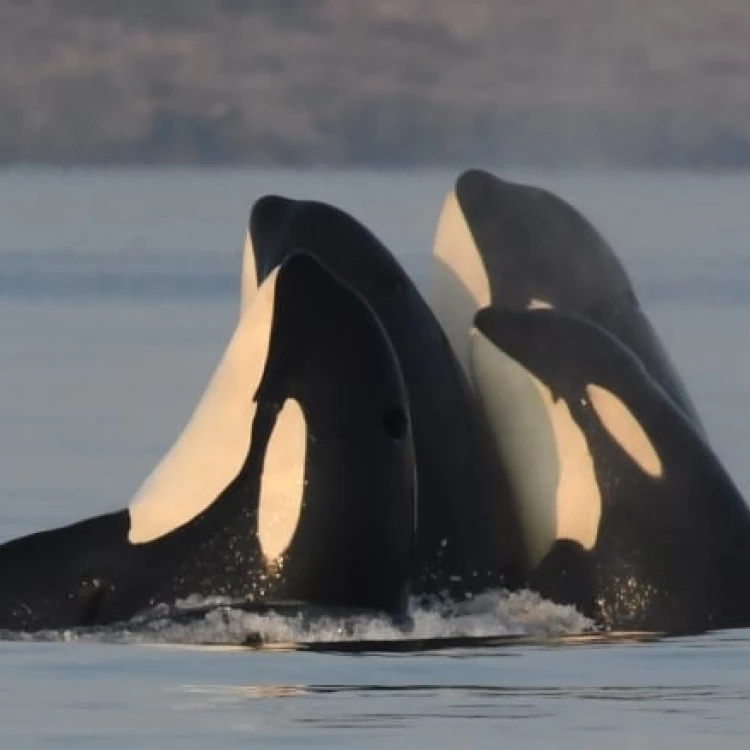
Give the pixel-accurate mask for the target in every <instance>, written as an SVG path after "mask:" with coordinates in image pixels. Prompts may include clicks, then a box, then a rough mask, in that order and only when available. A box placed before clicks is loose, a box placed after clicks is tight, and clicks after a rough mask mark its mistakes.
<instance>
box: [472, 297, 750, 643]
mask: <svg viewBox="0 0 750 750" xmlns="http://www.w3.org/2000/svg"><path fill="white" fill-rule="evenodd" d="M471 368H472V373H473V377H474V378H475V381H476V382H477V383H478V384H479V386H480V387H479V388H478V391H479V393H480V394H481V396H480V397H481V398H482V399H483V400H485V406H486V407H487V408H489V409H490V410H491V411H492V413H493V415H494V418H495V420H496V424H497V427H498V429H497V430H496V432H495V439H496V441H497V444H498V449H499V452H500V454H501V456H502V457H503V460H504V461H505V464H506V466H507V467H508V470H509V473H510V481H511V484H512V487H513V497H514V499H515V500H516V501H517V502H518V504H519V514H520V517H521V522H522V529H523V534H524V540H525V543H526V546H527V549H528V550H530V555H531V568H532V571H533V572H532V574H531V577H530V581H529V583H530V587H531V588H533V589H535V590H537V591H539V592H540V593H541V594H542V595H543V596H545V597H548V598H551V599H553V600H554V601H557V602H560V603H563V604H574V605H575V606H576V607H578V608H579V609H580V610H581V611H582V612H583V613H584V614H586V615H587V616H589V617H591V618H593V619H594V620H595V621H596V622H598V623H599V624H600V625H602V626H604V627H607V628H612V629H616V630H649V631H663V632H670V633H679V632H701V631H705V630H708V629H713V628H727V627H741V626H743V627H746V626H748V625H750V596H748V581H750V511H748V507H747V505H746V504H745V502H744V500H743V498H742V497H741V495H740V493H739V491H738V490H737V488H736V487H735V485H734V484H733V482H732V480H731V479H730V477H729V476H728V474H727V472H726V471H725V470H724V468H723V467H722V465H721V463H720V462H719V460H718V459H717V458H716V456H715V455H714V454H713V453H712V451H711V449H710V448H709V447H708V446H707V445H706V443H705V441H704V439H703V437H702V436H701V434H700V433H699V431H698V430H697V428H696V427H695V425H694V424H693V423H692V421H691V420H689V419H688V418H687V417H686V416H685V414H684V412H683V411H682V410H681V409H680V408H679V407H677V406H676V405H675V404H674V402H673V400H672V399H671V398H670V396H669V395H668V394H667V393H666V392H665V391H664V390H663V389H662V388H661V386H659V385H658V384H657V382H656V381H655V380H654V378H653V377H652V376H651V375H650V373H648V372H647V371H646V369H645V368H644V366H643V363H642V362H641V361H640V360H639V358H638V357H636V356H635V354H634V353H633V352H632V351H630V350H629V349H628V348H627V347H625V346H624V345H623V344H622V343H621V342H619V341H618V340H617V339H615V338H614V337H613V336H612V335H611V334H610V333H608V332H607V331H605V330H604V329H602V328H600V327H599V326H597V325H596V324H593V323H591V322H590V321H588V320H585V319H584V318H581V317H577V316H570V315H564V314H560V313H557V312H556V311H550V310H534V311H521V312H515V311H508V310H503V309H500V308H493V309H487V310H483V311H481V312H479V313H478V314H477V316H476V318H475V327H474V328H473V330H472V332H471Z"/></svg>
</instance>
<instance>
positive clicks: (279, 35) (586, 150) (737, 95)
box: [0, 0, 750, 171]
mask: <svg viewBox="0 0 750 750" xmlns="http://www.w3.org/2000/svg"><path fill="white" fill-rule="evenodd" d="M748 39H750V5H748V4H747V3H745V2H743V0H712V2H711V3H705V2H703V1H702V0H652V1H651V2H647V0H632V2H630V3H628V4H623V3H614V2H602V3H591V2H590V0H566V2H565V3H560V2H559V1H558V2H555V1H554V0H534V2H529V3H517V2H513V0H467V2H465V3H456V2H454V1H453V0H399V1H398V2H389V1H387V0H381V1H380V2H378V3H356V2H351V0H284V2H283V3H282V2H277V0H182V1H181V2H180V3H161V4H155V3H151V2H150V1H149V2H147V1H146V0H129V2H128V3H121V2H118V1H117V0H24V1H23V2H21V1H20V0H5V2H3V3H1V4H0V165H2V164H6V165H7V164H11V165H29V164H52V165H61V166H66V165H74V164H85V165H125V164H139V165H146V164H169V165H196V164H203V165H227V166H258V167H271V166H286V167H294V168H307V167H319V166H321V167H327V168H339V167H352V166H361V167H377V168H399V167H409V166H421V167H428V168H429V167H436V168H451V167H455V166H456V165H459V166H460V167H463V166H467V165H469V164H522V165H527V166H528V167H545V168H554V167H560V168H570V167H575V168H587V169H588V168H591V169H597V168H611V167H621V168H630V169H638V168H642V167H648V168H653V167H669V168H687V169H691V170H694V169H706V170H709V171H712V170H717V169H736V168H747V167H750V44H748V43H747V40H748Z"/></svg>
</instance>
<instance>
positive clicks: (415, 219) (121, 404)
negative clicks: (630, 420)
mask: <svg viewBox="0 0 750 750" xmlns="http://www.w3.org/2000/svg"><path fill="white" fill-rule="evenodd" d="M506 174H507V175H509V176H513V175H515V176H517V177H522V178H524V179H528V180H530V181H533V182H536V183H538V184H541V185H544V186H546V187H549V188H552V189H554V190H557V191H559V192H560V193H562V194H563V195H564V196H565V197H566V198H568V199H569V200H571V201H572V202H573V203H574V204H575V205H577V206H578V207H579V208H581V209H582V210H583V211H584V212H585V213H586V214H587V215H588V216H589V217H590V218H591V219H592V220H593V221H594V223H595V224H597V225H598V226H599V228H600V229H601V230H602V231H603V232H604V234H605V235H606V236H607V237H608V238H609V239H610V240H611V242H612V244H613V245H614V247H615V248H616V249H617V251H618V253H619V254H620V256H621V258H622V259H623V261H624V263H625V265H626V266H627V268H628V270H629V271H630V273H631V275H632V276H633V279H634V281H635V284H636V288H637V290H638V292H639V294H640V296H641V298H642V300H643V302H644V305H645V307H646V309H647V311H648V313H649V315H650V317H651V319H652V320H653V322H654V323H655V325H656V327H657V329H658V330H659V332H660V333H661V335H662V337H663V339H664V341H665V342H666V344H667V347H668V348H669V350H670V352H671V353H672V355H673V358H674V360H675V362H676V364H677V365H678V368H679V370H680V371H681V373H682V374H683V377H684V379H685V380H686V382H687V385H688V388H689V389H690V391H691V393H692V395H693V397H694V400H695V402H696V404H697V405H698V408H699V409H700V411H701V413H702V415H703V416H704V420H705V422H706V425H707V427H708V430H709V433H710V436H711V440H712V442H713V444H714V446H715V448H716V450H717V452H718V454H719V455H720V456H721V457H722V459H723V460H724V462H725V464H726V465H727V467H728V468H729V470H730V472H731V473H732V474H733V476H734V478H735V480H736V482H737V483H738V485H739V486H740V488H741V489H742V490H743V492H744V493H745V495H746V496H750V461H748V460H747V454H748V444H749V443H750V406H748V403H747V396H748V391H749V390H750V389H749V388H748V382H749V378H748V372H749V370H750V353H749V352H748V348H749V347H748V342H750V333H749V332H750V175H747V174H733V175H731V176H725V175H696V174H690V173H672V174H664V173H589V174H580V173H568V172H558V173H546V174H540V173H536V174H531V173H522V172H519V171H517V170H516V171H515V172H510V173H506ZM452 177H453V175H452V173H450V172H440V171H434V172H415V171H410V172H405V173H372V172H345V173H341V172H304V173H296V172H261V171H244V170H232V171H205V170H200V171H193V170H171V171H170V170H153V171H142V170H100V171H65V170H53V171H24V170H10V171H5V172H0V353H1V354H2V357H1V360H0V361H2V366H1V367H0V540H5V539H9V538H12V537H14V536H17V535H19V534H25V533H29V532H32V531H36V530H40V529H42V528H45V527H49V526H53V525H58V524H61V523H66V522H70V521H75V520H78V519H80V518H82V517H84V516H87V515H92V514H95V513H101V512H104V511H107V510H112V509H116V508H119V507H122V506H123V504H125V503H126V502H127V501H128V499H129V497H130V495H131V493H132V492H133V490H134V489H136V487H137V486H138V484H139V483H140V481H141V479H142V478H143V477H144V476H145V475H146V474H147V473H148V471H149V470H150V469H151V468H152V466H153V465H154V463H155V462H156V461H157V460H158V458H159V457H160V456H161V455H162V453H163V451H164V450H165V449H166V448H167V447H168V445H169V444H170V443H171V442H172V440H173V439H174V437H175V436H176V434H177V432H178V431H179V430H180V429H181V427H182V425H183V424H184V422H185V420H186V418H187V417H188V415H189V413H190V411H191V409H192V406H193V404H194V403H195V401H196V399H197V398H198V396H199V395H200V393H201V392H202V390H203V387H204V385H205V383H206V381H207V379H208V377H209V375H210V373H211V372H212V370H213V367H214V365H215V363H216V361H217V359H218V357H219V355H220V353H221V351H222V350H223V347H224V346H225V344H226V341H227V339H228V337H229V335H230V333H231V330H232V327H233V324H234V322H235V320H236V315H237V309H238V287H239V262H240V253H241V246H242V240H243V234H244V225H245V222H246V219H247V214H248V209H249V206H250V205H251V203H252V202H253V201H254V200H255V199H256V198H257V197H259V196H260V195H261V194H263V193H267V192H279V193H283V194H288V195H290V196H292V197H315V198H319V199H322V200H328V201H331V202H333V203H336V204H337V205H340V206H341V207H343V208H345V209H348V210H349V211H351V212H352V213H354V214H355V215H356V216H358V217H359V218H360V219H362V220H363V221H364V222H365V223H366V224H368V225H369V226H370V227H371V228H372V229H373V230H374V231H375V232H376V233H377V234H379V235H380V236H381V237H382V238H383V239H384V241H385V242H386V244H388V245H389V246H391V247H392V248H393V249H394V251H395V252H396V253H397V254H398V255H399V257H400V258H401V259H402V261H403V262H404V264H405V265H406V267H407V268H408V269H409V271H410V272H411V273H412V274H413V275H414V276H415V278H416V279H417V280H418V282H419V283H423V281H424V279H425V276H426V269H427V262H428V257H429V250H430V244H431V239H432V233H433V230H434V225H435V221H436V219H437V215H438V212H439V210H440V205H441V202H442V198H443V195H444V193H445V192H446V191H447V190H448V189H449V187H450V184H451V180H452ZM415 614H416V615H417V623H418V631H419V635H421V636H423V637H430V636H440V635H487V634H490V635H491V634H496V635H506V634H521V635H527V636H530V637H532V638H531V640H527V641H521V642H515V641H511V642H508V643H504V645H499V644H498V645H494V646H483V647H477V648H453V649H447V650H443V651H426V652H421V653H412V654H408V653H407V654H387V653H382V652H377V651H376V652H370V653H363V654H358V655H350V654H340V653H313V652H310V651H305V650H292V649H290V648H289V647H288V646H285V645H283V644H284V643H286V642H288V641H290V640H292V641H299V640H303V641H304V640H309V641H321V640H323V641H325V640H331V639H336V638H338V637H341V632H340V627H339V626H340V623H339V624H337V623H329V624H327V625H326V624H324V625H323V626H321V627H320V628H318V629H317V630H316V631H315V632H310V631H305V630H304V629H302V630H300V628H299V626H298V623H295V622H289V621H283V620H279V619H278V618H276V619H274V618H266V619H265V620H262V618H261V621H258V620H257V619H256V620H252V621H250V620H248V619H247V618H244V619H243V618H242V617H238V618H235V619H234V620H231V621H226V620H222V619H219V620H214V621H207V622H205V623H203V624H202V625H201V627H200V628H199V629H197V630H196V629H195V628H179V627H172V628H169V627H166V628H161V629H157V630H154V631H153V632H151V633H150V634H148V633H147V634H143V633H135V632H130V631H128V630H125V631H121V632H118V633H115V634H112V633H109V634H105V635H102V634H88V635H86V636H82V635H80V634H75V633H67V634H65V633H63V634H59V633H58V634H46V635H45V636H44V638H45V639H46V641H47V642H40V641H39V640H38V639H37V640H25V641H21V642H2V643H0V664H2V669H1V670H0V738H1V739H2V740H4V742H3V743H2V747H6V746H7V747H11V746H13V747H37V746H52V747H61V748H79V747H97V748H98V747H107V748H110V749H111V750H117V749H118V748H133V747H159V748H178V747H179V748H181V749H182V748H193V747H195V748H205V747H206V745H207V744H209V743H214V744H215V745H216V746H220V747H235V746H236V747H248V746H270V747H282V746H283V747H289V746H304V747H308V746H309V747H340V748H344V747H351V746H354V745H356V746H373V747H376V746H384V745H386V744H392V745H393V746H399V747H400V746H406V745H407V744H408V745H414V746H424V745H428V744H429V746H431V747H459V746H464V747H466V746H470V747H483V746H495V745H497V744H499V743H501V742H503V740H506V741H512V742H513V743H514V746H521V747H561V748H574V747H575V748H581V747H584V748H587V747H597V748H599V747H601V746H602V744H606V746H607V747H608V748H610V749H612V750H616V749H619V748H630V747H633V748H635V747H638V748H649V747H654V748H667V747H680V748H699V747H700V748H702V747H705V746H707V745H708V744H711V745H712V746H713V747H714V748H729V747H737V748H740V747H742V748H746V747H747V745H748V736H750V712H749V711H748V707H750V634H749V633H748V632H745V631H734V632H726V633H719V634H714V635H707V636H702V637H698V638H690V639H674V640H666V641H658V640H656V641H646V642H636V641H620V642H615V643H602V642H598V641H595V640H590V639H587V638H585V637H575V635H570V636H569V637H565V636H566V634H576V633H580V632H581V631H582V630H584V629H585V626H586V624H585V623H584V622H583V621H582V620H581V618H579V617H577V615H576V614H575V613H574V612H572V611H570V610H566V609H564V608H556V607H554V606H551V605H549V604H547V603H544V602H540V601H538V600H537V599H535V598H534V597H531V596H528V595H521V596H519V597H516V598H511V599H506V598H504V597H502V596H500V595H490V596H489V597H487V598H485V599H484V600H483V601H481V602H478V603H475V609H474V610H473V611H467V612H463V613H462V614H461V615H460V617H458V618H454V619H453V620H452V621H451V622H448V623H446V621H444V620H441V619H440V618H436V617H431V616H429V615H428V614H427V613H420V612H416V613H415ZM355 630H356V632H357V635H358V636H361V637H365V638H375V639H388V638H392V637H395V636H394V633H393V632H392V629H390V630H389V626H388V625H387V624H383V623H378V622H359V623H356V627H355ZM250 631H260V632H262V633H263V635H264V637H265V638H266V639H267V640H268V641H270V642H271V643H272V644H273V643H275V644H276V646H275V647H274V648H270V647H269V648H266V649H264V650H248V649H239V648H237V647H233V646H232V645H231V644H233V643H238V642H240V641H241V640H242V637H243V636H244V635H245V634H246V633H248V632H250ZM561 636H562V637H561ZM206 640H209V641H213V642H215V643H221V644H224V645H221V646H219V645H217V646H213V647H206V646H201V647H198V646H195V645H194V642H195V641H201V642H203V641H206Z"/></svg>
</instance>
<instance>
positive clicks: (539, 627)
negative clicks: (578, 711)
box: [2, 590, 593, 646]
mask: <svg viewBox="0 0 750 750" xmlns="http://www.w3.org/2000/svg"><path fill="white" fill-rule="evenodd" d="M592 630H593V624H592V622H591V621H590V620H588V619H586V618H585V617H583V616H582V615H581V614H580V613H578V612H577V611H576V610H575V609H573V608H572V607H565V606H561V605H557V604H554V603H552V602H550V601H547V600H545V599H542V598H541V597H540V596H539V595H538V594H536V593H533V592H530V591H522V592H517V593H508V592H506V591H500V590H498V591H491V592H487V593H485V594H482V595H480V596H476V597H474V598H473V599H471V600H468V601H464V602H453V601H443V600H437V599H435V600H430V601H424V600H421V601H417V600H412V601H411V603H410V606H409V610H408V613H407V617H406V618H404V619H403V620H399V621H394V620H393V619H392V618H389V617H387V616H385V615H372V614H358V615H341V616H338V615H336V616H334V615H326V614H325V613H322V614H320V615H315V616H310V615H309V614H308V613H306V612H304V611H299V610H297V611H296V612H294V613H293V614H282V613H281V612H276V611H274V610H273V609H269V610H267V611H265V612H262V613H258V612H252V611H247V610H246V609H242V608H241V607H240V606H238V605H237V604H233V603H231V602H227V601H226V600H222V599H220V598H212V599H197V598H191V599H188V600H185V601H183V602H181V603H180V604H179V605H178V606H177V607H176V608H167V607H157V608H156V609H154V610H152V611H151V612H148V613H146V614H144V615H142V616H140V617H138V618H136V619H134V620H132V621H130V622H128V623H127V624H124V625H121V626H113V627H106V628H105V627H100V628H86V629H76V630H64V631H44V632H40V633H34V634H19V633H5V634H2V635H3V637H5V638H12V639H13V640H24V641H35V640H36V641H77V642H104V643H137V644H183V645H225V646H227V645H228V646H243V645H254V646H272V645H274V644H298V645H304V644H328V643H332V644H333V643H362V644H367V643H368V642H392V643H395V642H403V643H404V644H406V645H407V646H408V644H409V643H414V644H416V643H417V642H424V641H432V640H439V639H466V640H467V641H468V640H471V639H477V638H488V637H495V638H503V637H510V636H525V637H529V638H554V637H560V636H566V635H575V634H580V633H587V632H591V631H592Z"/></svg>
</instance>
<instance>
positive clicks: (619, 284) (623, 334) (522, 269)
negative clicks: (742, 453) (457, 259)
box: [455, 169, 705, 434]
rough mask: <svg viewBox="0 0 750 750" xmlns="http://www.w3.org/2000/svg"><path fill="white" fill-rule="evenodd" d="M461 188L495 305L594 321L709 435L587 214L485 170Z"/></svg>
mask: <svg viewBox="0 0 750 750" xmlns="http://www.w3.org/2000/svg"><path fill="white" fill-rule="evenodd" d="M455 193H456V198H457V201H458V204H459V206H460V208H461V211H462V213H463V215H464V218H465V220H466V223H467V225H468V227H469V230H470V232H471V234H472V237H473V239H474V242H475V243H476V246H477V249H478V250H479V253H480V255H481V256H482V260H483V262H484V265H485V269H486V272H487V277H488V279H489V281H490V289H491V304H492V305H493V306H500V307H504V308H510V309H513V310H525V309H527V307H528V305H529V303H530V302H531V301H532V300H543V301H545V302H548V303H550V304H551V305H552V307H554V308H555V309H556V310H558V311H559V312H563V313H570V314H573V315H580V316H581V317H584V318H586V319H587V320H591V321H592V322H594V323H596V324H597V325H598V326H600V327H601V328H604V329H605V330H606V331H609V332H610V333H611V334H612V335H613V336H615V338H617V339H619V340H620V341H622V342H623V343H624V344H625V345H626V346H627V347H629V348H630V349H632V350H633V352H635V354H636V355H637V356H638V357H639V359H640V360H641V361H642V362H643V364H644V367H645V368H646V370H647V372H648V373H649V374H650V375H651V377H653V378H654V380H656V382H657V383H659V385H661V386H662V388H664V390H666V392H667V393H668V394H669V395H670V396H671V398H672V399H673V400H674V401H675V403H676V404H677V405H678V406H679V407H680V408H681V409H682V410H683V411H684V412H685V414H686V415H687V416H688V418H689V419H690V420H691V421H692V422H693V424H694V425H695V426H696V427H697V429H698V430H699V431H700V432H701V433H703V434H705V430H704V427H703V425H702V423H701V420H700V417H699V416H698V413H697V411H696V409H695V406H694V405H693V403H692V401H691V399H690V397H689V396H688V393H687V391H686V389H685V386H684V384H683V383H682V380H681V379H680V376H679V375H678V374H677V371H676V370H675V368H674V366H673V364H672V362H671V360H670V358H669V355H668V354H667V352H666V351H665V349H664V347H663V346H662V344H661V342H660V340H659V338H658V336H657V334H656V332H655V330H654V329H653V327H652V326H651V323H650V322H649V320H648V319H647V318H646V316H645V315H644V313H643V311H642V309H641V306H640V303H639V301H638V299H637V297H636V295H635V292H634V290H633V287H632V284H631V282H630V279H629V278H628V275H627V273H626V271H625V269H624V267H623V266H622V264H621V263H620V261H619V260H618V259H617V256H616V255H615V253H614V252H613V250H612V248H611V247H610V246H609V245H608V243H607V242H606V240H605V239H604V238H603V237H602V236H601V235H600V234H599V232H597V230H596V229H595V228H594V227H593V226H592V225H591V224H590V222H589V221H587V219H586V218H584V217H583V216H582V215H581V214H580V213H579V212H578V211H577V210H576V209H575V208H573V206H571V205H570V204H569V203H567V202H565V201H564V200H563V199H562V198H560V197H558V196H557V195H555V194H554V193H551V192H549V191H547V190H543V189H541V188H537V187H532V186H530V185H521V184H518V183H514V182H508V181H506V180H502V179H500V178H499V177H496V176H495V175H493V174H490V173H489V172H485V171H482V170H479V169H471V170H468V171H466V172H464V173H463V174H461V175H460V176H459V178H458V180H457V181H456V188H455Z"/></svg>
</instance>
